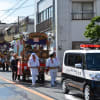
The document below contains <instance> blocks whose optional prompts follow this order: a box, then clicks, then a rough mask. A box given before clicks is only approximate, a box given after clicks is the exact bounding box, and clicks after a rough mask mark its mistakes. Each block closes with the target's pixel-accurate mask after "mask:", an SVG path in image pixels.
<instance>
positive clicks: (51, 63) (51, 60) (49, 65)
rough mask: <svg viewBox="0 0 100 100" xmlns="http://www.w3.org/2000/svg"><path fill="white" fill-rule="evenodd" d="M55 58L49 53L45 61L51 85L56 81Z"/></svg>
mask: <svg viewBox="0 0 100 100" xmlns="http://www.w3.org/2000/svg"><path fill="white" fill-rule="evenodd" d="M56 63H57V62H56V60H55V59H54V54H51V55H50V58H49V59H48V60H47V62H46V67H47V68H48V69H49V71H50V76H51V87H54V86H55V81H56V76H57V75H56V74H57V68H58V67H57V64H56Z"/></svg>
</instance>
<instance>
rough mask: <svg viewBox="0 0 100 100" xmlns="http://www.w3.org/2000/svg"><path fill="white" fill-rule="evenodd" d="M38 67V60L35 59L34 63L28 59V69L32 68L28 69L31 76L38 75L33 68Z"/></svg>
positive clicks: (36, 70)
mask: <svg viewBox="0 0 100 100" xmlns="http://www.w3.org/2000/svg"><path fill="white" fill-rule="evenodd" d="M39 66H40V63H39V60H37V59H36V61H34V60H33V59H29V61H28V67H33V68H30V70H31V74H32V75H33V74H34V75H38V74H39V73H38V68H34V67H39Z"/></svg>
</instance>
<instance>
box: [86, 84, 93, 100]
mask: <svg viewBox="0 0 100 100" xmlns="http://www.w3.org/2000/svg"><path fill="white" fill-rule="evenodd" d="M84 100H94V98H93V94H92V92H91V89H90V86H89V85H86V86H85V88H84Z"/></svg>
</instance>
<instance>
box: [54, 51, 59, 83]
mask: <svg viewBox="0 0 100 100" xmlns="http://www.w3.org/2000/svg"><path fill="white" fill-rule="evenodd" d="M53 57H54V59H55V62H56V76H57V72H58V69H59V68H60V61H59V59H58V57H57V56H56V52H53ZM55 84H56V78H55Z"/></svg>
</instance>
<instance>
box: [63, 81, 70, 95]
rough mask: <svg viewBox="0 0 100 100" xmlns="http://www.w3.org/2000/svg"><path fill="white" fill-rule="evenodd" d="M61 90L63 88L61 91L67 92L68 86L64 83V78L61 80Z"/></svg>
mask: <svg viewBox="0 0 100 100" xmlns="http://www.w3.org/2000/svg"><path fill="white" fill-rule="evenodd" d="M62 90H63V93H66V94H68V93H69V89H68V87H67V85H66V81H65V80H63V82H62Z"/></svg>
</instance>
